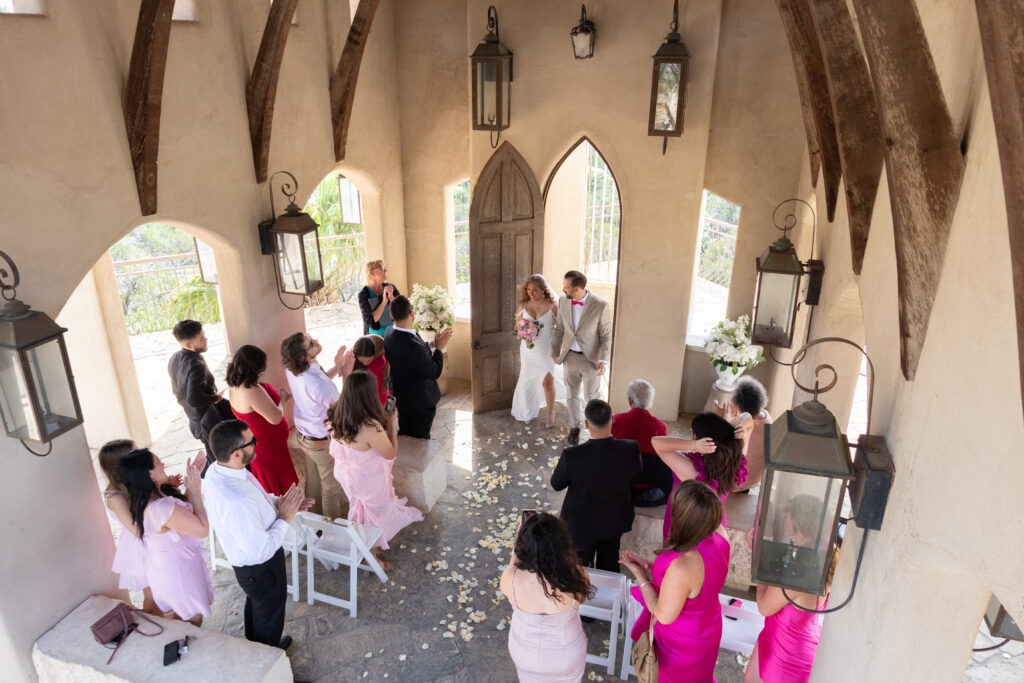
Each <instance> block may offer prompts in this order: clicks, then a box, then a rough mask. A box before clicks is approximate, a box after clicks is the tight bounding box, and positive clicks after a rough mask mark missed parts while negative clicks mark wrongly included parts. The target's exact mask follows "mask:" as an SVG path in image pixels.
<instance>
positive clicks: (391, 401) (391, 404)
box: [384, 396, 395, 415]
mask: <svg viewBox="0 0 1024 683" xmlns="http://www.w3.org/2000/svg"><path fill="white" fill-rule="evenodd" d="M384 412H385V413H387V414H388V415H393V414H394V412H395V397H394V396H388V400H386V401H385V402H384Z"/></svg>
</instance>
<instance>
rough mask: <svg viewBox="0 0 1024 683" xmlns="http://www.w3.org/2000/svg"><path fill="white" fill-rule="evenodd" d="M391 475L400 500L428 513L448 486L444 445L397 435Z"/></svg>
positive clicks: (438, 441) (437, 441)
mask: <svg viewBox="0 0 1024 683" xmlns="http://www.w3.org/2000/svg"><path fill="white" fill-rule="evenodd" d="M392 475H393V477H394V482H395V493H397V494H398V497H399V498H408V499H409V505H412V506H413V507H417V508H419V509H420V510H421V511H422V512H424V513H427V512H430V509H431V508H433V507H434V503H436V502H437V499H438V498H440V497H441V494H442V493H444V489H445V487H446V486H447V485H448V457H447V453H446V451H445V442H444V441H442V440H440V439H414V438H412V437H410V436H399V437H398V456H397V457H396V458H395V467H394V469H393V470H392Z"/></svg>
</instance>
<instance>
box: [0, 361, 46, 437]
mask: <svg viewBox="0 0 1024 683" xmlns="http://www.w3.org/2000/svg"><path fill="white" fill-rule="evenodd" d="M0 411H3V416H4V425H5V426H6V427H7V433H8V434H10V435H11V436H13V437H15V438H17V439H31V440H33V441H39V440H40V438H39V428H38V425H36V418H35V414H34V413H33V412H32V404H31V403H30V402H29V396H28V382H26V381H25V375H24V373H23V372H22V368H21V359H20V358H19V357H18V352H17V351H15V350H14V349H10V348H6V347H4V348H0Z"/></svg>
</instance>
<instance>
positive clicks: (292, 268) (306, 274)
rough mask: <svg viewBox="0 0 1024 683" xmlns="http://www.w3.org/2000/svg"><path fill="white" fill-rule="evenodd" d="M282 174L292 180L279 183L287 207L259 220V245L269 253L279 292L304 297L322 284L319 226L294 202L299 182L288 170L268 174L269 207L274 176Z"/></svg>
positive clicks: (271, 207) (272, 196) (272, 200)
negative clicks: (273, 264)
mask: <svg viewBox="0 0 1024 683" xmlns="http://www.w3.org/2000/svg"><path fill="white" fill-rule="evenodd" d="M280 173H284V174H285V175H287V176H288V177H289V178H291V179H292V183H291V184H288V183H284V184H283V185H281V193H282V194H283V195H284V196H286V197H288V206H287V207H285V211H284V213H283V214H281V215H280V216H278V217H277V218H274V219H271V220H267V221H263V222H262V223H260V226H259V227H260V248H261V250H262V252H263V253H264V254H273V255H274V261H275V263H276V269H275V271H276V274H277V283H278V287H279V289H280V291H281V293H284V294H301V295H303V296H308V295H310V294H312V293H313V292H315V291H317V290H319V289H322V288H323V286H324V276H323V263H322V262H321V259H320V239H319V237H318V235H317V228H318V227H319V226H318V225H317V223H316V221H314V220H313V217H312V216H310V215H309V214H308V213H303V212H302V211H300V210H299V207H298V206H297V205H296V204H295V193H296V192H297V191H298V187H299V183H298V181H297V180H295V176H293V175H292V174H291V173H289V172H288V171H278V172H277V173H275V174H274V175H272V176H270V188H269V189H270V210H271V212H273V211H274V191H273V183H274V177H275V176H277V175H278V174H280Z"/></svg>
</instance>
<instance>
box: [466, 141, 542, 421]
mask: <svg viewBox="0 0 1024 683" xmlns="http://www.w3.org/2000/svg"><path fill="white" fill-rule="evenodd" d="M469 250H470V283H471V284H470V289H471V292H472V324H471V327H472V330H473V340H472V346H473V412H477V413H479V412H484V411H488V410H498V409H500V408H508V407H510V406H511V405H512V393H513V391H514V390H515V387H516V380H517V379H518V376H519V341H518V340H517V339H516V336H515V332H514V330H513V322H514V318H515V312H516V306H517V302H518V300H519V285H520V284H522V283H523V281H524V280H526V278H527V276H529V275H531V274H533V273H539V272H541V268H542V266H543V262H542V261H543V258H544V200H543V198H542V197H541V193H540V186H539V185H538V184H537V179H536V178H535V177H534V175H533V171H531V170H530V166H529V165H528V164H527V163H526V160H525V159H523V157H522V156H521V155H520V154H519V152H518V151H517V150H516V148H515V147H513V146H512V145H511V144H509V143H508V142H505V143H503V144H502V145H501V147H499V148H498V151H496V152H495V153H494V155H493V156H492V157H491V159H490V161H488V162H487V165H486V166H484V170H483V171H481V173H480V177H479V178H478V179H477V182H476V183H475V185H474V190H473V201H472V203H471V204H470V208H469Z"/></svg>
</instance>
